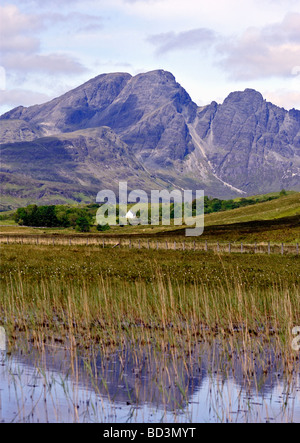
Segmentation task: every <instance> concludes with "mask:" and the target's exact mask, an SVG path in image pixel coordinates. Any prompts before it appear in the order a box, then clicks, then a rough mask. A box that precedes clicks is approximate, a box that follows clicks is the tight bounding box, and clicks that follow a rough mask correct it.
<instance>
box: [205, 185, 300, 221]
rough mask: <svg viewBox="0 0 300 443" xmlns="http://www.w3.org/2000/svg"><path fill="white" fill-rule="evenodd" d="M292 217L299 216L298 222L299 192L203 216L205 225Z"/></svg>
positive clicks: (299, 212) (299, 209) (299, 208)
mask: <svg viewBox="0 0 300 443" xmlns="http://www.w3.org/2000/svg"><path fill="white" fill-rule="evenodd" d="M271 195H274V194H271ZM293 216H299V220H300V192H295V193H291V194H290V195H287V196H286V197H281V198H279V199H276V200H272V201H269V202H264V203H258V204H255V205H251V206H247V207H243V208H238V209H233V210H231V211H225V212H218V213H214V214H207V215H206V216H205V225H206V226H210V225H218V224H222V225H224V224H233V223H245V222H251V221H256V220H274V219H279V218H284V217H293Z"/></svg>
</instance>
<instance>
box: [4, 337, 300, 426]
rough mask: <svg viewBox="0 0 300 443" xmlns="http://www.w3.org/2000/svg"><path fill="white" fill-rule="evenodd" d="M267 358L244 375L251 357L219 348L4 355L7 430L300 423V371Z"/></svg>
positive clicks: (49, 349)
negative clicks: (40, 425)
mask: <svg viewBox="0 0 300 443" xmlns="http://www.w3.org/2000/svg"><path fill="white" fill-rule="evenodd" d="M250 355H251V354H250ZM267 355H268V357H267V363H266V364H260V359H259V358H256V357H253V359H252V364H253V370H252V369H251V370H249V368H248V370H245V368H246V366H245V364H246V361H247V364H248V365H249V355H248V354H247V355H245V358H243V355H242V354H241V353H239V354H238V353H235V352H233V353H232V354H231V355H228V354H227V353H224V352H223V350H222V347H221V346H220V345H218V344H215V346H213V347H211V346H208V345H203V346H199V345H198V346H197V347H195V349H192V350H190V351H189V352H188V353H186V354H185V355H184V358H183V354H182V353H181V354H177V353H176V351H174V350H166V351H165V352H159V351H156V350H154V349H153V348H148V347H140V348H130V347H129V346H128V347H124V348H122V349H114V350H111V351H110V352H108V351H107V352H100V351H97V353H95V352H94V353H91V354H89V355H87V354H86V353H85V354H84V355H81V354H80V353H79V352H78V351H77V352H76V353H74V352H71V351H69V350H65V349H63V348H52V347H47V348H45V350H44V351H43V352H38V351H37V350H34V349H32V350H31V352H30V353H29V354H26V355H25V354H23V353H22V352H18V353H13V354H12V355H6V354H5V353H4V352H2V354H1V357H0V422H11V421H14V422H104V423H118V422H119V423H120V422H129V423H131V422H132V423H135V422H146V423H156V422H167V423H172V422H178V423H185V422H189V423H191V422H192V423H199V422H218V421H224V422H226V421H233V422H247V421H249V422H261V421H263V422H265V421H273V422H286V421H294V422H299V421H300V378H299V367H298V368H297V370H296V371H294V372H293V373H292V374H291V375H290V376H289V377H287V376H286V375H285V373H284V371H283V365H282V362H281V361H280V358H279V356H278V355H277V354H276V353H274V352H271V351H268V354H267ZM266 365H267V366H266Z"/></svg>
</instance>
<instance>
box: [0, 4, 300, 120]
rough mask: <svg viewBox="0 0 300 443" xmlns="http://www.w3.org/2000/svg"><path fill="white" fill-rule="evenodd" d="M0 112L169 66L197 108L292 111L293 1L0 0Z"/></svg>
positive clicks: (297, 48) (297, 18) (296, 23)
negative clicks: (240, 94)
mask: <svg viewBox="0 0 300 443" xmlns="http://www.w3.org/2000/svg"><path fill="white" fill-rule="evenodd" d="M0 66H1V68H0V113H3V112H5V111H7V110H9V109H11V108H13V107H15V106H18V105H24V106H29V105H33V104H36V103H42V102H45V101H47V100H49V99H52V98H54V97H56V96H58V95H61V94H62V93H64V92H66V91H68V90H69V89H71V88H73V87H76V86H78V85H80V84H81V83H83V82H85V81H87V80H89V79H90V78H92V77H95V76H96V75H99V74H102V73H107V72H117V71H122V72H129V73H130V74H132V75H135V74H137V73H140V72H146V71H150V70H153V69H165V70H168V71H171V72H172V73H173V74H174V75H175V77H176V79H177V81H178V82H179V83H180V84H181V85H182V86H183V87H184V88H185V89H186V90H187V92H188V93H189V94H190V95H191V97H192V99H193V100H194V101H195V102H196V103H198V104H199V105H205V104H208V103H210V102H211V101H213V100H216V101H218V102H222V101H223V100H224V99H225V98H226V96H227V95H228V94H229V93H230V92H232V91H235V90H244V89H245V88H254V89H257V90H259V91H260V92H261V93H262V94H263V95H264V97H265V98H266V99H267V100H270V101H272V102H273V103H275V104H277V105H279V106H283V107H285V108H287V109H290V108H292V107H295V108H298V109H300V1H299V0H222V1H220V0H209V1H207V0H87V1H79V0H78V1H76V0H51V1H47V0H8V1H6V0H1V4H0Z"/></svg>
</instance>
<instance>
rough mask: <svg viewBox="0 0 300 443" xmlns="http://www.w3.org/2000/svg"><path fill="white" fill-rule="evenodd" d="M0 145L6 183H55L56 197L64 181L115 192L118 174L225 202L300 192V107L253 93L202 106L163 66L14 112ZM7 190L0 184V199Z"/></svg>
mask: <svg viewBox="0 0 300 443" xmlns="http://www.w3.org/2000/svg"><path fill="white" fill-rule="evenodd" d="M103 128H106V129H103ZM78 131H79V132H78ZM80 131H81V132H80ZM0 148H1V169H0V173H1V174H2V177H3V174H6V176H8V175H9V176H10V178H11V177H13V176H14V175H18V176H19V175H20V173H21V175H22V176H23V177H28V178H30V180H33V181H35V180H37V181H38V182H39V181H40V180H42V181H44V182H50V183H52V184H53V185H55V183H56V184H57V187H58V188H59V192H60V195H62V194H63V193H64V189H63V187H62V186H61V183H64V180H62V181H61V178H62V177H63V178H65V179H66V177H71V178H70V180H71V182H70V183H69V185H70V186H71V188H72V184H73V185H74V194H78V189H77V188H78V187H79V188H80V193H82V195H86V196H88V198H90V196H91V193H94V192H96V188H98V191H99V190H101V189H103V186H104V185H105V186H106V187H109V186H110V188H111V189H113V190H115V188H116V183H117V181H118V177H119V181H121V180H124V179H126V178H128V179H129V182H130V183H129V187H130V188H132V189H144V190H145V191H150V190H151V189H152V188H154V189H157V188H158V189H164V188H168V189H172V188H179V189H193V190H195V189H204V190H205V193H206V194H207V195H210V196H216V197H221V198H230V197H236V196H241V195H251V194H252V195H253V194H259V193H267V192H272V191H278V190H280V189H282V188H286V189H291V190H292V189H293V190H299V191H300V111H298V110H296V109H292V110H290V111H287V110H285V109H284V108H280V107H278V106H276V105H273V104H272V103H270V102H267V101H266V100H265V99H264V98H263V96H262V94H261V93H259V92H258V91H255V90H254V89H245V91H235V92H232V93H231V94H229V96H228V97H227V98H226V99H225V100H224V102H223V103H222V104H218V103H217V102H214V101H213V102H212V103H211V104H209V105H207V106H202V107H199V106H197V105H196V104H195V103H194V102H193V101H192V99H191V97H190V96H189V94H188V93H187V92H186V90H185V89H184V88H183V87H182V86H181V85H180V84H179V83H177V82H176V79H175V77H174V76H173V74H171V73H169V72H167V71H163V70H156V71H151V72H148V73H144V74H138V75H136V76H131V75H130V74H127V73H112V74H101V75H99V76H97V77H95V78H94V79H91V80H89V81H88V82H86V83H84V84H83V85H80V86H78V87H77V88H75V89H73V90H71V91H69V92H67V93H65V94H63V95H62V96H60V97H57V98H55V99H53V100H51V101H49V102H47V103H45V104H42V105H35V106H31V107H28V108H25V107H17V108H14V109H12V110H11V111H9V112H7V113H5V114H3V115H2V116H0ZM31 151H32V152H31ZM58 152H59V155H58ZM120 152H121V155H120ZM55 153H56V154H55ZM76 153H77V154H76ZM55 155H56V157H55ZM108 163H109V165H108ZM22 165H23V167H22ZM39 168H40V172H38V171H39ZM51 168H52V169H51ZM53 168H54V169H56V168H58V169H59V170H61V175H60V176H58V175H57V174H55V173H54V172H53ZM42 171H43V173H42ZM56 179H59V181H57V182H56V181H55V180H56ZM9 182H11V180H9ZM2 183H4V184H5V180H4V181H2ZM58 184H59V185H58ZM51 186H52V185H51ZM51 186H50V187H51ZM134 186H135V187H134ZM52 187H53V186H52ZM54 187H55V186H54ZM20 188H22V186H20ZM75 188H76V192H75ZM10 192H11V190H9V189H8V187H5V185H4V187H3V186H1V198H3V199H5V198H6V196H7V195H10ZM18 192H19V195H21V194H22V189H19V191H18V190H16V193H17V194H18ZM70 192H71V194H72V190H68V193H69V194H70ZM69 194H68V195H69ZM52 196H53V195H52ZM95 197H96V194H95ZM75 200H76V198H75ZM77 200H78V199H77ZM77 200H76V201H77ZM45 202H46V201H45V199H44V198H42V201H41V203H45Z"/></svg>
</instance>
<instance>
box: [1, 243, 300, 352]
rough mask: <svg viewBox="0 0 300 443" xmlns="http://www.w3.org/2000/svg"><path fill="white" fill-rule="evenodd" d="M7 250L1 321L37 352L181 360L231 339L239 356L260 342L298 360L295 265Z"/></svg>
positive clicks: (206, 256)
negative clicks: (97, 351)
mask: <svg viewBox="0 0 300 443" xmlns="http://www.w3.org/2000/svg"><path fill="white" fill-rule="evenodd" d="M9 248H11V249H10V250H9V249H6V250H5V251H3V252H4V253H3V254H2V258H5V261H2V262H1V267H2V270H3V272H2V276H1V280H0V284H1V304H0V315H1V320H0V321H1V322H2V323H3V324H4V325H5V328H6V330H7V331H9V332H10V337H12V338H14V337H17V335H18V333H20V332H22V333H24V332H25V334H26V335H27V337H28V340H31V341H35V342H38V343H40V345H42V344H43V343H49V342H53V341H54V342H57V343H69V344H76V345H77V346H81V347H86V348H88V347H89V346H91V345H92V344H93V343H100V344H102V345H103V346H110V345H117V344H120V343H122V342H124V341H127V342H131V343H140V344H141V345H144V344H147V343H148V344H151V346H159V347H160V348H162V349H163V348H164V347H165V346H168V347H174V348H178V349H182V350H184V352H186V350H188V349H189V348H190V347H191V346H192V345H193V343H195V342H198V341H203V340H213V339H216V338H217V339H221V340H223V341H224V342H227V343H229V342H230V340H232V339H234V340H235V339H237V340H238V341H239V343H242V346H243V348H245V349H246V348H251V343H252V342H253V338H259V340H260V341H261V342H262V343H268V342H270V340H271V339H272V340H273V341H274V340H275V342H276V343H277V345H278V349H280V351H284V352H285V353H286V356H287V359H288V360H290V359H293V358H297V357H298V355H297V354H296V353H294V354H293V353H291V343H292V340H293V336H292V330H293V328H294V327H295V326H297V325H298V324H299V322H300V304H299V259H298V257H293V258H288V257H285V258H283V257H279V258H278V263H276V262H274V259H273V260H272V257H257V262H255V261H254V260H253V259H252V260H250V261H249V262H244V261H243V259H242V257H241V260H240V259H239V258H238V257H236V259H235V261H234V260H233V261H231V259H229V256H228V257H227V258H226V259H225V260H224V257H223V258H222V257H221V256H218V257H216V256H215V255H214V254H213V253H202V254H200V253H199V254H200V255H198V256H197V257H195V256H193V254H192V252H186V253H182V252H178V251H177V252H175V251H172V252H170V253H171V254H175V255H174V256H172V257H168V256H167V254H168V253H167V251H165V255H162V254H161V252H157V251H152V256H151V257H149V256H148V255H147V254H148V251H145V252H142V251H141V252H140V254H137V255H136V256H135V257H134V258H133V257H132V256H131V255H130V253H129V251H123V255H122V254H121V251H120V252H118V251H110V254H109V253H108V251H100V250H98V249H94V250H93V251H91V250H89V251H87V249H86V248H84V249H82V250H78V249H73V250H72V248H71V249H70V250H69V251H68V252H66V251H65V250H64V251H62V249H59V248H57V249H56V251H53V250H52V251H51V252H49V250H48V249H47V248H45V247H42V246H41V247H40V249H39V251H37V250H36V248H34V247H30V246H19V247H18V248H19V249H16V248H14V247H13V246H10V247H9ZM59 252H60V253H61V256H59ZM175 256H176V257H175ZM192 257H193V259H192ZM168 260H170V262H168ZM176 260H177V266H178V268H177V267H176V266H174V262H175V261H176ZM193 260H194V261H193ZM25 263H26V264H25ZM171 263H172V264H171ZM179 269H180V272H179Z"/></svg>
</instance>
